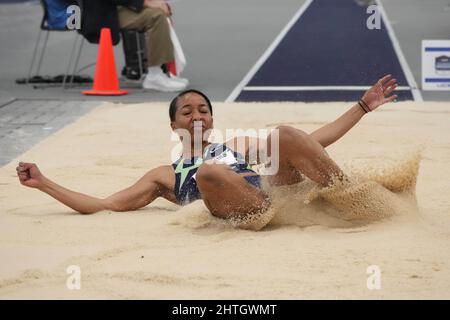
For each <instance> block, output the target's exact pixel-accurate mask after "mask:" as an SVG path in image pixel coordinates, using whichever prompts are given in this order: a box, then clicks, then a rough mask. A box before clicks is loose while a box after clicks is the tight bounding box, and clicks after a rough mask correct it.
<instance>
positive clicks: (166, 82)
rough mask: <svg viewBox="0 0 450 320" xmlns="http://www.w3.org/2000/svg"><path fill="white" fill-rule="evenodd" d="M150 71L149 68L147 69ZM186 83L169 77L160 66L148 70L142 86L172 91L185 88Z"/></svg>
mask: <svg viewBox="0 0 450 320" xmlns="http://www.w3.org/2000/svg"><path fill="white" fill-rule="evenodd" d="M149 71H150V69H149ZM186 86H187V85H186V84H183V83H181V82H179V81H176V80H173V79H171V78H169V77H168V76H167V75H166V74H165V73H164V72H162V70H161V69H160V68H156V69H153V70H152V72H148V73H147V76H146V77H145V79H144V81H143V82H142V87H143V88H144V89H154V90H157V91H164V92H174V91H182V90H184V89H186Z"/></svg>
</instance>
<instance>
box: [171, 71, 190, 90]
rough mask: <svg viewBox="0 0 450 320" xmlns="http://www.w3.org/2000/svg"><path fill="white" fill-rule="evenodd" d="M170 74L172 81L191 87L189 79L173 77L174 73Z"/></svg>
mask: <svg viewBox="0 0 450 320" xmlns="http://www.w3.org/2000/svg"><path fill="white" fill-rule="evenodd" d="M169 74H170V79H172V80H174V81H177V82H179V83H182V84H184V85H185V86H186V87H187V86H188V85H189V80H188V79H186V78H180V77H178V76H176V75H173V74H172V73H169Z"/></svg>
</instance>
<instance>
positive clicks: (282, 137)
mask: <svg viewBox="0 0 450 320" xmlns="http://www.w3.org/2000/svg"><path fill="white" fill-rule="evenodd" d="M276 129H277V130H278V139H279V143H280V145H285V146H291V145H298V144H301V145H303V144H306V143H307V142H308V140H309V139H310V137H309V135H308V134H307V133H306V132H304V131H302V130H299V129H296V128H293V127H291V126H285V125H281V126H278V127H277V128H276Z"/></svg>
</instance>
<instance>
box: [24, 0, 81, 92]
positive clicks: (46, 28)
mask: <svg viewBox="0 0 450 320" xmlns="http://www.w3.org/2000/svg"><path fill="white" fill-rule="evenodd" d="M40 3H41V6H42V9H43V11H44V15H43V17H42V21H41V25H40V29H39V34H38V38H37V40H36V44H35V46H34V51H33V58H32V60H31V64H30V68H29V70H28V77H27V79H26V83H29V79H30V77H31V72H32V70H33V66H34V62H35V60H36V56H37V51H38V47H39V43H40V41H41V35H42V32H43V31H46V34H45V40H44V45H43V47H42V51H41V54H40V57H39V60H38V61H39V62H38V65H37V70H36V76H39V71H40V69H41V65H42V60H43V58H44V53H45V49H46V47H47V43H48V37H49V34H50V31H61V32H67V31H76V30H71V29H67V28H52V27H50V26H49V25H48V7H47V2H46V1H45V0H40ZM77 3H78V5H81V1H77ZM80 37H81V43H80V45H79V48H78V53H77V56H76V59H75V64H74V66H73V69H72V76H71V80H70V84H71V85H72V83H73V78H74V76H75V72H76V69H77V67H78V62H79V60H80V55H81V50H82V48H83V44H84V38H83V37H82V36H81V35H79V34H77V36H76V37H75V40H74V43H73V45H72V50H71V52H70V60H69V64H68V65H67V69H66V73H65V74H64V79H63V84H62V87H63V89H65V86H66V82H67V77H68V75H69V71H70V67H71V65H72V62H73V57H74V52H75V48H76V46H77V45H78V39H79V38H80Z"/></svg>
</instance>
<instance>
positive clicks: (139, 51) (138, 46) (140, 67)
mask: <svg viewBox="0 0 450 320" xmlns="http://www.w3.org/2000/svg"><path fill="white" fill-rule="evenodd" d="M135 34H136V43H137V54H138V63H139V72H140V73H141V79H142V77H143V75H144V66H143V63H142V56H141V53H142V49H141V41H140V40H141V39H140V38H139V32H137V31H136V33H135Z"/></svg>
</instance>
